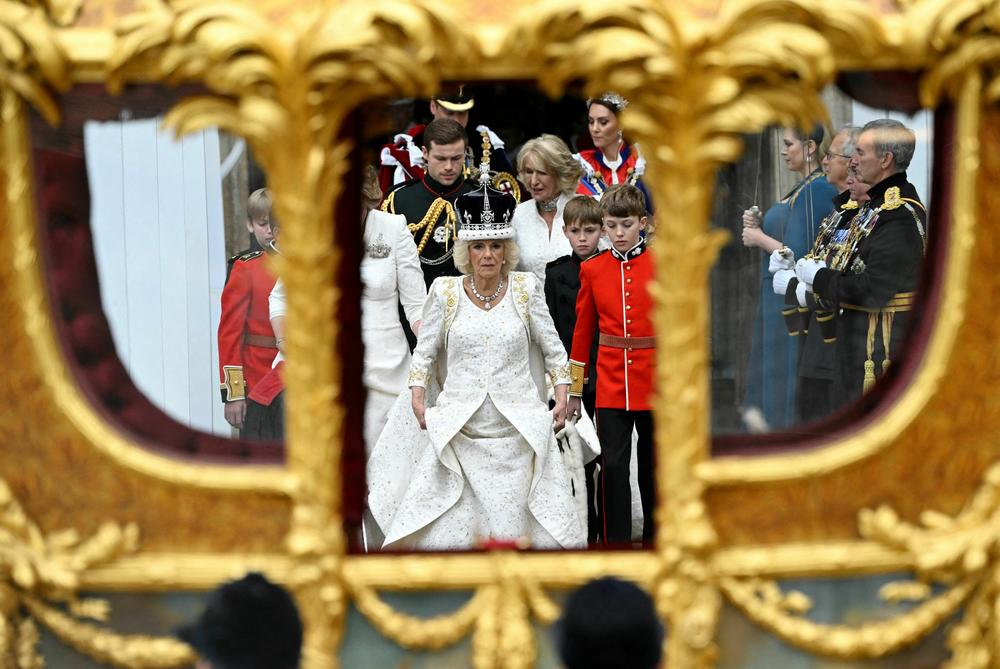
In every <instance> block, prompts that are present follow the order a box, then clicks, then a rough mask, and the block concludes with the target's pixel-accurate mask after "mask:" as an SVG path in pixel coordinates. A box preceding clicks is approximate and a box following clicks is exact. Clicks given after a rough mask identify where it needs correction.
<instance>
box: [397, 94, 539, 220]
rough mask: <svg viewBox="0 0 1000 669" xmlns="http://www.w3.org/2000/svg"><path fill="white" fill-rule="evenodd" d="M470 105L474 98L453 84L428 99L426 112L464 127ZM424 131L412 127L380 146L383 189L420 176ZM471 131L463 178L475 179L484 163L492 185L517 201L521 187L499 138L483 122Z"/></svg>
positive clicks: (422, 165)
mask: <svg viewBox="0 0 1000 669" xmlns="http://www.w3.org/2000/svg"><path fill="white" fill-rule="evenodd" d="M474 105H475V100H474V99H473V97H472V95H471V94H470V93H469V92H468V91H467V90H466V87H465V85H464V84H457V85H451V86H447V87H445V89H444V90H442V91H441V93H439V94H438V95H436V96H434V97H433V98H431V100H430V112H431V116H432V117H433V118H434V120H435V121H437V120H440V119H451V120H452V121H455V122H456V123H458V124H459V125H461V126H462V128H467V126H468V124H469V112H470V111H471V110H472V108H473V106H474ZM426 131H427V126H422V125H415V126H412V127H410V128H409V129H408V130H407V131H406V132H405V133H400V134H398V135H396V136H395V137H394V138H393V141H392V142H390V143H389V144H386V145H385V146H384V147H382V153H381V166H380V168H379V184H380V185H381V187H382V190H383V192H388V191H389V190H391V189H392V188H393V187H394V186H396V185H399V184H400V183H402V182H403V181H405V180H412V179H420V178H422V177H423V176H424V174H425V171H426V169H427V160H426V158H420V157H418V156H417V155H416V149H418V148H419V147H422V146H426V145H427V140H426V138H425V137H424V133H425V132H426ZM475 131H476V134H475V136H474V138H473V139H472V141H468V138H467V141H466V150H465V174H464V176H465V178H466V179H471V180H473V181H474V180H476V179H477V178H478V176H479V173H480V169H481V165H482V164H484V163H485V165H486V170H487V172H488V173H489V174H490V175H491V176H492V178H493V186H494V187H495V188H498V189H499V190H502V191H504V192H509V193H511V195H513V196H514V199H516V200H517V201H518V202H520V201H521V186H520V184H518V182H517V179H516V178H515V177H514V174H515V172H514V168H513V166H512V165H511V164H510V160H508V159H507V154H506V153H505V152H504V147H505V144H504V142H503V140H502V139H500V137H499V136H498V135H497V134H496V133H495V132H493V131H492V130H490V129H489V128H488V127H486V126H485V125H478V126H476V128H475Z"/></svg>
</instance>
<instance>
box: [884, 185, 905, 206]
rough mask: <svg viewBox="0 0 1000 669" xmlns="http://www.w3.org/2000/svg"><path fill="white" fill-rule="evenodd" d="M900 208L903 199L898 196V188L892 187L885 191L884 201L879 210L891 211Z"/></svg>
mask: <svg viewBox="0 0 1000 669" xmlns="http://www.w3.org/2000/svg"><path fill="white" fill-rule="evenodd" d="M902 206H903V198H902V196H901V195H900V194H899V186H893V187H892V188H889V189H888V190H886V191H885V201H884V202H883V203H882V206H881V207H880V209H884V210H885V211H892V210H893V209H899V208H900V207H902Z"/></svg>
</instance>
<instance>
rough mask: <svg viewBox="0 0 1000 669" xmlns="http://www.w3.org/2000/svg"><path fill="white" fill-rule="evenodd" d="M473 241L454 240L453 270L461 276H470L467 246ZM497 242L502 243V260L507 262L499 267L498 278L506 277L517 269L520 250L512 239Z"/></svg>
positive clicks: (470, 263)
mask: <svg viewBox="0 0 1000 669" xmlns="http://www.w3.org/2000/svg"><path fill="white" fill-rule="evenodd" d="M475 241H477V240H471V241H470V240H467V239H458V240H455V255H454V257H453V260H454V261H455V268H456V269H458V271H459V272H461V273H462V274H472V260H470V259H469V244H472V243H474V242H475ZM482 241H484V242H489V241H493V240H490V239H484V240H482ZM499 241H502V242H503V259H504V260H506V261H507V262H506V263H505V264H503V265H500V276H503V277H506V276H507V275H508V274H510V272H511V270H513V269H514V268H515V267H517V263H518V261H519V260H520V259H521V249H519V248H517V242H515V241H514V240H513V239H502V240H499Z"/></svg>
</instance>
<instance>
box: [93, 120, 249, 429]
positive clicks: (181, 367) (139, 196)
mask: <svg viewBox="0 0 1000 669" xmlns="http://www.w3.org/2000/svg"><path fill="white" fill-rule="evenodd" d="M159 125H160V121H159V119H157V120H144V121H128V122H125V123H88V124H87V126H86V128H85V142H86V150H87V167H88V174H89V177H90V188H91V198H92V200H91V201H92V211H91V226H92V229H93V236H94V249H95V255H96V260H97V267H98V274H99V277H100V282H101V293H102V303H103V306H104V311H105V314H106V315H107V317H108V321H109V323H110V326H111V331H112V335H113V337H114V339H115V347H116V350H117V351H118V355H119V356H120V357H121V359H122V361H123V362H124V364H125V367H126V369H128V370H129V373H130V374H131V375H132V378H133V380H134V381H135V383H136V386H137V387H138V388H139V389H140V390H141V391H142V392H143V393H144V394H145V395H146V396H147V397H148V398H149V399H150V400H151V401H152V402H153V403H154V404H155V405H157V406H159V407H160V408H162V409H163V410H164V411H165V412H166V413H167V414H168V415H170V416H172V417H173V418H175V419H177V420H178V421H180V422H182V423H185V424H187V425H189V426H191V427H193V428H195V429H198V430H203V431H209V432H215V433H217V434H223V435H228V434H230V429H229V425H228V424H227V423H226V422H225V419H224V417H223V414H222V403H221V400H220V397H219V380H218V351H217V344H216V330H217V328H218V323H219V316H220V297H221V293H222V287H223V284H224V282H225V272H226V257H225V239H224V229H223V208H222V186H221V179H220V173H219V161H220V157H219V139H218V133H217V132H215V131H205V132H202V133H197V134H194V135H190V136H188V137H186V138H184V139H182V140H176V139H175V138H174V137H173V134H172V133H169V132H166V131H163V130H161V129H160V127H159Z"/></svg>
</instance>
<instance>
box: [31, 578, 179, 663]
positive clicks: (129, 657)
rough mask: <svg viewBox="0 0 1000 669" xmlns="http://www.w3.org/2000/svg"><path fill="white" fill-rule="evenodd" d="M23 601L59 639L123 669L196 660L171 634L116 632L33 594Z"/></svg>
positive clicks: (101, 660) (37, 618) (32, 613)
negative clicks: (168, 635)
mask: <svg viewBox="0 0 1000 669" xmlns="http://www.w3.org/2000/svg"><path fill="white" fill-rule="evenodd" d="M22 602H23V603H24V606H25V608H26V609H27V610H28V612H29V613H31V615H32V616H33V617H34V618H35V619H36V620H38V621H40V622H41V623H42V624H43V625H45V626H46V627H47V628H49V629H50V630H52V632H53V633H54V634H55V635H56V636H58V637H59V638H60V639H61V640H62V641H64V642H66V643H67V644H69V646H70V647H72V648H75V649H76V650H78V651H80V652H81V653H83V654H84V655H87V656H88V657H91V658H93V659H95V660H97V661H98V662H106V663H108V664H110V665H111V666H113V667H122V668H123V669H175V668H178V667H186V666H189V665H190V664H191V663H192V662H194V660H195V656H194V652H192V650H191V648H190V647H189V646H188V645H187V644H186V643H182V642H181V641H178V640H177V639H174V638H172V637H152V636H146V635H139V634H136V635H126V634H116V633H114V632H110V631H108V630H106V629H102V628H100V627H97V626H96V625H91V624H89V623H81V622H80V621H78V620H75V619H74V618H72V617H70V616H68V615H66V614H65V613H62V612H61V611H58V610H56V609H54V608H51V607H49V606H46V605H45V604H43V603H42V602H41V600H39V599H36V598H35V597H31V596H24V597H22Z"/></svg>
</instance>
